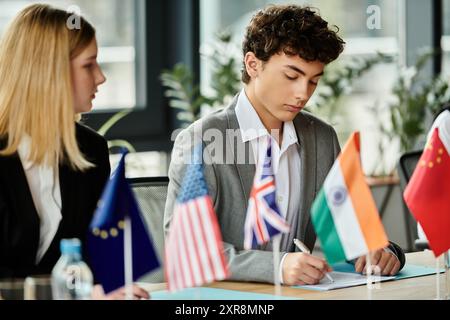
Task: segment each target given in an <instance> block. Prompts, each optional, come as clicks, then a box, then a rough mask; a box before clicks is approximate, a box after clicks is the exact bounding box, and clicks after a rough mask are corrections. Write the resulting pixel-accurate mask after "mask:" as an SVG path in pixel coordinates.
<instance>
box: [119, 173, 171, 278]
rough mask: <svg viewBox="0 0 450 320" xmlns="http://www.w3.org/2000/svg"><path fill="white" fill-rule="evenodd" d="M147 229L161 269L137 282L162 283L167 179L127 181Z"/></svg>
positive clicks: (153, 178) (152, 178)
mask: <svg viewBox="0 0 450 320" xmlns="http://www.w3.org/2000/svg"><path fill="white" fill-rule="evenodd" d="M127 180H128V183H129V184H130V186H131V189H132V190H133V192H134V194H135V197H136V200H137V202H138V205H139V208H140V209H141V212H142V215H143V216H144V219H145V222H146V223H147V227H148V229H149V232H150V235H151V239H152V241H153V245H154V247H155V249H156V252H157V255H158V257H159V261H160V264H161V268H159V269H157V270H155V271H153V272H151V273H149V274H148V275H145V276H144V277H143V278H142V279H140V280H139V281H142V282H149V283H161V282H164V271H163V270H164V267H163V263H164V261H163V258H164V207H165V204H166V197H167V186H168V184H169V178H168V177H151V178H147V177H146V178H133V179H127Z"/></svg>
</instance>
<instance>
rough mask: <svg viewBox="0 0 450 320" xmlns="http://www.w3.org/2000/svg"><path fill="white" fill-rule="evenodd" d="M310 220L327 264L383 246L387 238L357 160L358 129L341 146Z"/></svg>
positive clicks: (358, 147)
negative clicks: (342, 146)
mask: <svg viewBox="0 0 450 320" xmlns="http://www.w3.org/2000/svg"><path fill="white" fill-rule="evenodd" d="M311 217H312V222H313V225H314V229H315V230H316V233H317V236H318V237H319V239H320V242H321V244H322V249H323V251H324V253H325V256H326V258H327V260H328V262H329V263H330V264H333V263H336V262H340V261H344V260H352V259H355V258H358V257H360V256H362V255H365V254H367V253H369V252H371V251H374V250H378V249H381V248H384V247H386V246H387V245H388V243H389V242H388V239H387V236H386V233H385V231H384V228H383V225H382V223H381V220H380V216H379V214H378V210H377V207H376V205H375V201H374V200H373V198H372V194H371V192H370V189H369V187H368V186H367V183H366V181H365V179H364V174H363V171H362V167H361V162H360V143H359V133H358V132H354V133H353V134H352V136H351V137H350V139H349V140H348V142H347V144H346V145H345V146H344V148H343V149H342V152H341V154H340V155H339V157H338V158H337V160H336V162H335V163H334V165H333V167H332V168H331V170H330V172H329V174H328V176H327V178H326V179H325V182H324V185H323V188H322V189H321V190H320V192H319V194H318V196H317V197H316V200H315V201H314V203H313V206H312V212H311Z"/></svg>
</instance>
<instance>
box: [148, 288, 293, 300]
mask: <svg viewBox="0 0 450 320" xmlns="http://www.w3.org/2000/svg"><path fill="white" fill-rule="evenodd" d="M151 299H152V300H299V298H294V297H282V296H276V295H272V294H263V293H252V292H243V291H235V290H225V289H216V288H204V287H200V288H188V289H184V290H182V291H179V292H175V293H170V292H168V291H167V290H162V291H154V292H152V293H151Z"/></svg>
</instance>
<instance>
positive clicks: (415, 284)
mask: <svg viewBox="0 0 450 320" xmlns="http://www.w3.org/2000/svg"><path fill="white" fill-rule="evenodd" d="M441 260H442V259H441ZM441 262H442V261H441ZM406 263H409V264H415V265H423V266H428V267H435V266H436V260H435V259H434V256H433V254H432V252H431V251H423V252H414V253H407V254H406ZM441 266H443V264H442V265H441ZM444 280H445V279H444V274H441V275H440V283H441V297H443V296H444V294H445V283H444ZM140 285H142V286H143V287H144V288H146V289H147V290H149V291H150V292H151V291H157V290H163V289H165V284H144V283H140ZM208 287H211V288H221V289H228V290H239V291H247V292H255V293H268V294H275V289H274V286H273V285H270V284H261V283H248V282H232V281H223V282H215V283H213V284H211V285H209V286H208ZM281 295H283V296H290V297H298V298H302V299H308V300H319V299H329V300H334V299H339V300H358V299H362V300H364V299H367V298H368V295H367V287H366V286H358V287H350V288H344V289H338V290H332V291H312V290H304V289H297V288H291V287H282V289H281ZM435 298H436V276H435V275H430V276H424V277H416V278H410V279H403V280H397V281H389V282H382V283H381V284H380V287H379V289H374V290H372V299H396V300H401V299H407V300H416V299H419V300H426V299H430V300H432V299H435Z"/></svg>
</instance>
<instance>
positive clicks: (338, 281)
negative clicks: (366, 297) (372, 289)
mask: <svg viewBox="0 0 450 320" xmlns="http://www.w3.org/2000/svg"><path fill="white" fill-rule="evenodd" d="M328 274H329V275H330V276H331V277H332V278H333V280H334V282H331V281H330V280H328V278H327V277H324V278H323V279H322V280H321V281H320V282H319V284H316V285H304V286H296V288H302V289H308V290H319V291H327V290H333V289H340V288H347V287H354V286H360V285H365V284H367V276H366V275H362V274H359V273H349V272H337V271H333V272H329V273H328ZM393 279H395V277H382V276H374V275H372V281H374V282H375V281H376V282H380V281H387V280H393Z"/></svg>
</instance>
